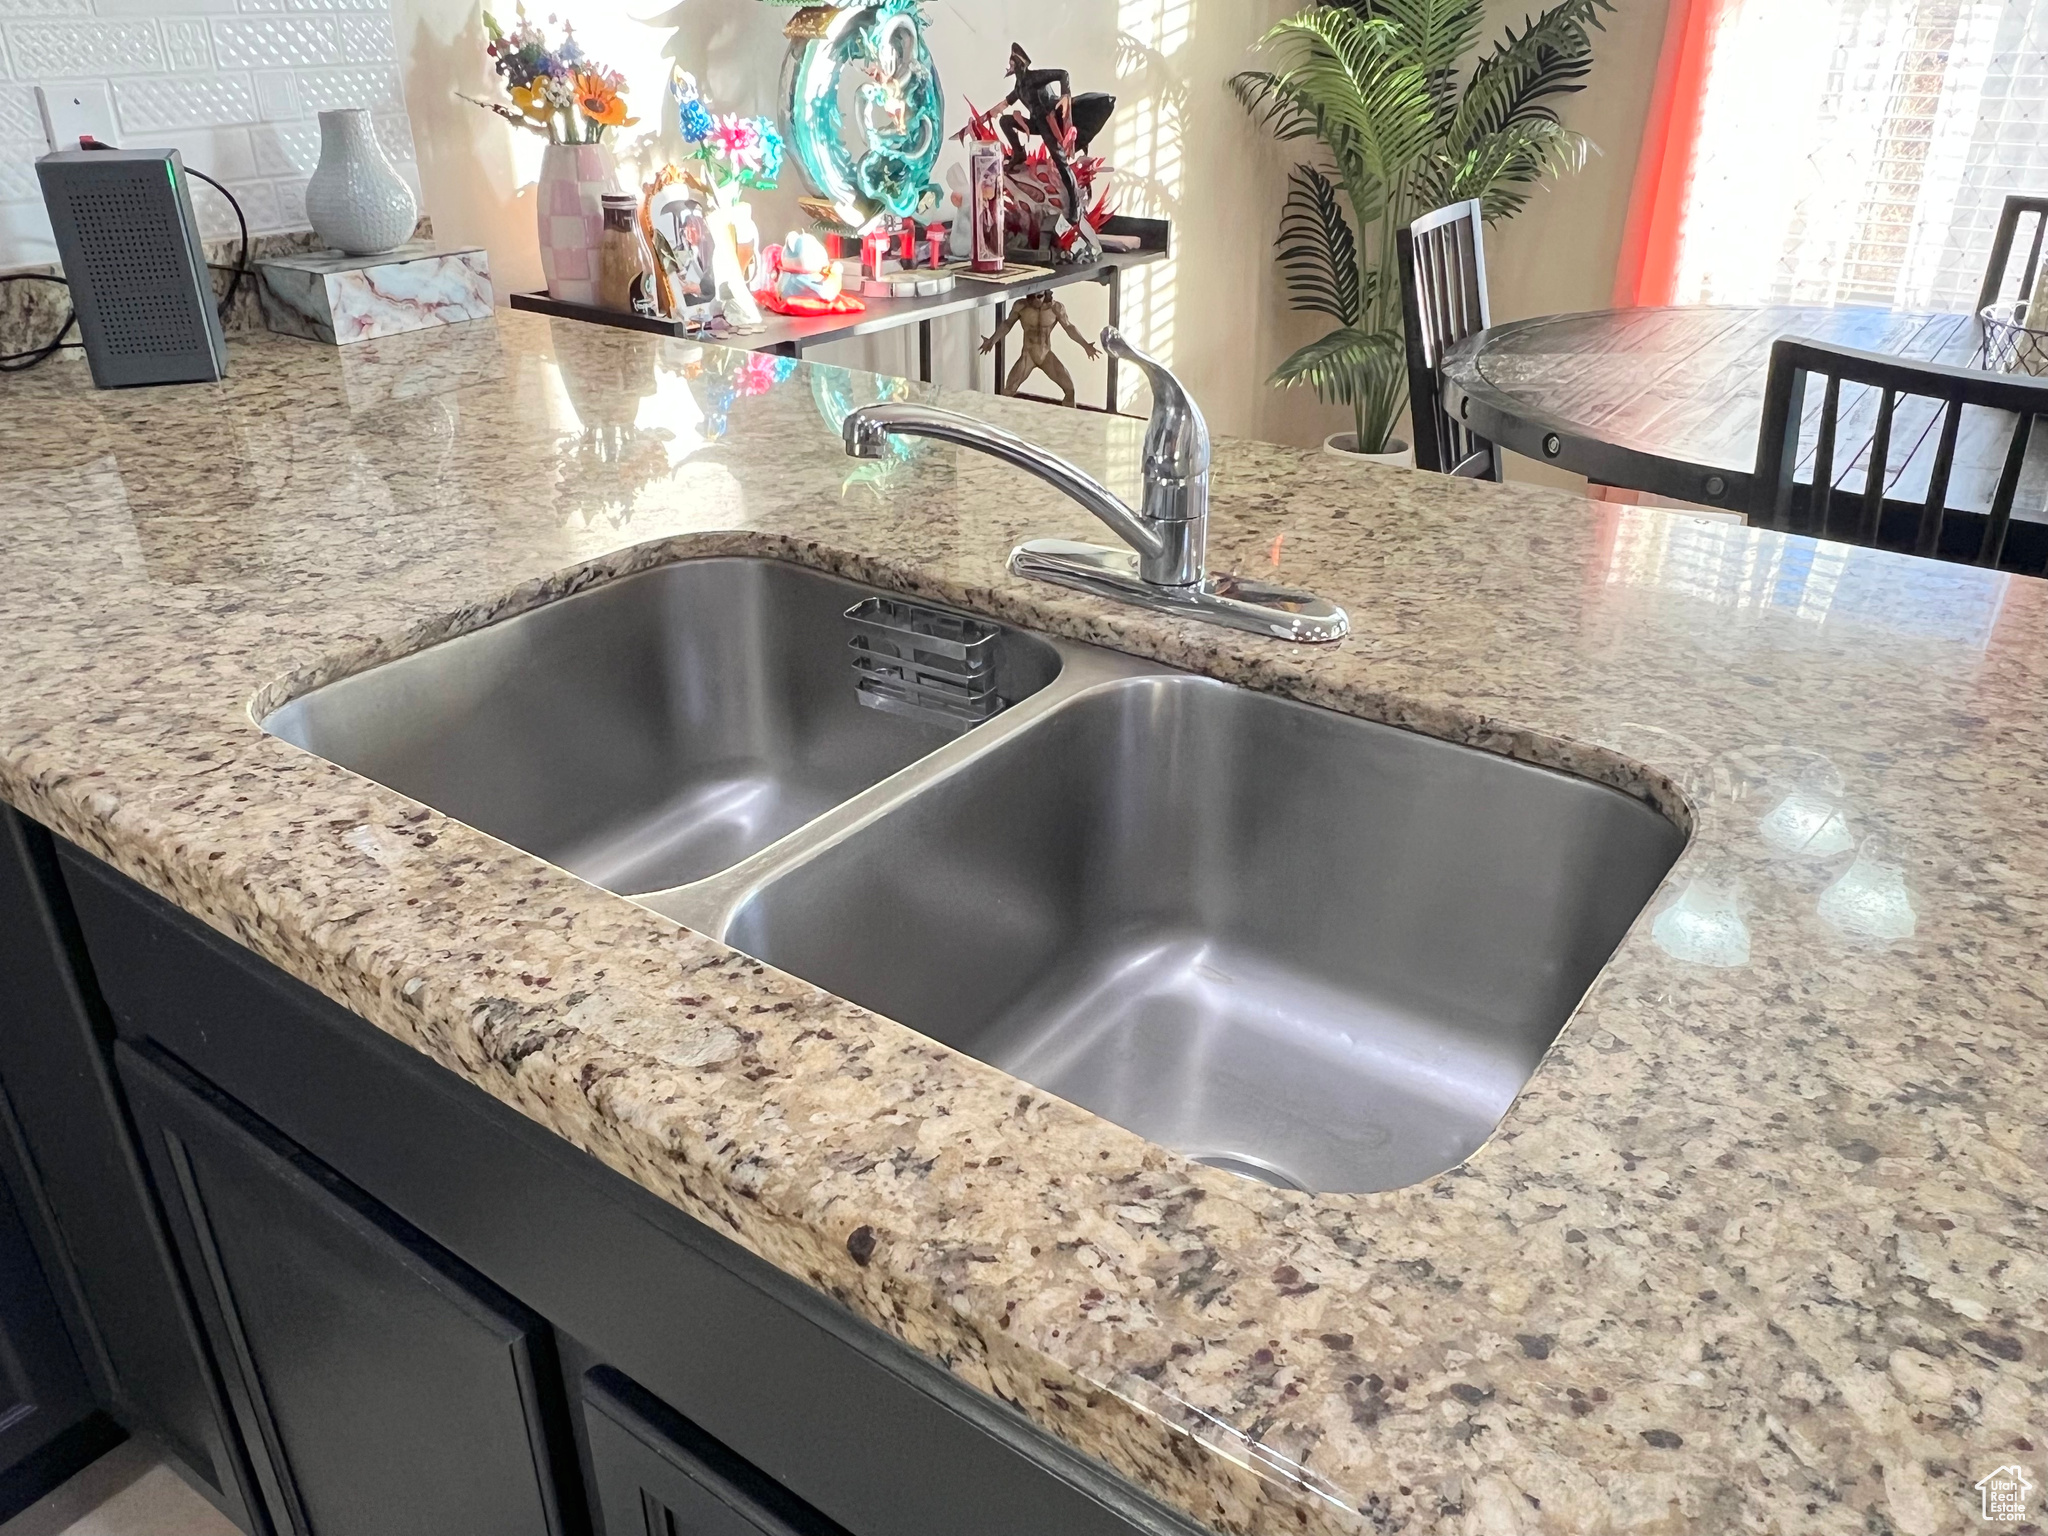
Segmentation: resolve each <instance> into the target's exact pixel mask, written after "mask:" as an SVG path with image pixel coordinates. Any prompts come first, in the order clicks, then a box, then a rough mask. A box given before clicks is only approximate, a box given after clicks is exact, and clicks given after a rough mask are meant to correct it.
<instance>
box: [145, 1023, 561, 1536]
mask: <svg viewBox="0 0 2048 1536" xmlns="http://www.w3.org/2000/svg"><path fill="white" fill-rule="evenodd" d="M115 1054H116V1060H117V1062H118V1064H119V1068H120V1074H121V1079H122V1081H123V1083H124V1084H125V1085H126V1087H127V1089H128V1093H129V1096H130V1099H131V1102H132V1103H133V1104H134V1105H135V1108H136V1113H137V1117H138V1119H139V1121H140V1122H141V1127H142V1131H143V1139H144V1142H145V1145H146V1148H147V1151H148V1155H149V1157H150V1160H151V1162H152V1164H153V1165H154V1166H155V1167H156V1169H157V1176H158V1182H159V1187H160V1188H161V1189H162V1190H163V1191H164V1192H165V1199H166V1203H167V1204H169V1205H170V1206H171V1207H172V1224H173V1227H174V1229H175V1230H176V1235H177V1238H178V1243H179V1248H180V1251H181V1253H182V1254H183V1255H184V1258H185V1262H186V1268H187V1271H188V1273H189V1275H190V1277H191V1280H192V1283H193V1287H194V1290H195V1292H196V1293H197V1294H198V1296H199V1298H200V1302H201V1308H202V1311H203V1313H204V1314H205V1315H206V1318H207V1324H208V1331H209V1333H210V1334H212V1335H213V1339H214V1347H215V1351H216V1353H217V1355H218V1356H219V1358H220V1360H221V1363H222V1369H223V1372H224V1374H225V1375H226V1376H227V1378H228V1386H229V1395H230V1397H231V1399H232V1400H233V1402H234V1406H235V1412H236V1414H237V1416H238V1417H239V1418H240V1419H241V1421H242V1428H243V1434H244V1436H245V1438H246V1439H247V1441H248V1443H249V1446H250V1451H251V1454H252V1458H253V1459H254V1460H255V1462H256V1463H257V1477H258V1481H259V1482H260V1483H261V1484H262V1485H263V1491H264V1502H265V1503H266V1504H267V1505H268V1506H269V1507H270V1510H271V1513H272V1515H273V1516H274V1518H275V1519H276V1522H277V1524H278V1526H279V1527H280V1528H281V1529H283V1530H285V1531H289V1532H294V1533H299V1536H560V1531H561V1521H560V1516H559V1506H558V1504H557V1500H556V1495H555V1487H554V1471H555V1458H554V1454H553V1451H552V1449H551V1446H552V1445H553V1444H554V1443H558V1442H557V1440H556V1437H555V1436H553V1435H552V1434H551V1433H550V1424H549V1419H550V1414H549V1412H548V1408H547V1404H546V1401H545V1396H544V1393H545V1391H546V1382H547V1381H548V1380H549V1379H550V1378H551V1376H552V1370H553V1366H552V1356H553V1352H552V1347H551V1344H550V1341H549V1339H548V1336H547V1332H546V1325H545V1324H544V1323H542V1322H541V1321H540V1320H539V1319H538V1318H536V1317H534V1316H533V1315H532V1314H531V1313H529V1312H527V1311H526V1310H525V1309H524V1308H523V1307H521V1306H520V1305H519V1304H518V1303H517V1302H515V1301H513V1300H512V1299H511V1298H510V1297H508V1296H505V1295H504V1294H503V1293H502V1292H499V1291H498V1290H497V1289H496V1288H495V1287H494V1286H492V1285H491V1284H490V1283H489V1282H488V1281H487V1280H485V1279H483V1277H481V1276H479V1275H477V1274H475V1273H474V1272H473V1271H471V1270H469V1269H468V1268H467V1267H466V1266H464V1265H463V1264H462V1263H461V1262H460V1261H459V1260H456V1259H455V1258H453V1257H452V1256H451V1255H449V1254H447V1253H446V1252H444V1251H442V1250H440V1249H439V1248H437V1247H435V1246H434V1245H433V1244H432V1243H431V1242H429V1241H428V1240H427V1239H426V1238H425V1237H424V1236H422V1235H421V1234H420V1233H419V1232H417V1231H415V1230H413V1229H412V1228H410V1227H408V1226H407V1225H406V1224H405V1223H404V1222H402V1221H401V1220H399V1218H397V1217H396V1216H394V1215H392V1214H391V1213H390V1212H389V1211H386V1210H384V1209H383V1208H381V1207H380V1206H378V1205H376V1204H375V1203H374V1202H373V1201H371V1200H370V1199H369V1198H368V1197H367V1196H365V1195H364V1194H363V1193H362V1192H361V1191H360V1190H358V1189H356V1188H355V1187H354V1186H353V1185H351V1184H349V1183H348V1182H347V1181H346V1180H344V1179H342V1178H341V1177H340V1175H338V1174H336V1173H335V1172H333V1170H331V1169H329V1168H327V1167H326V1166H325V1165H323V1164H321V1163H319V1162H317V1161H315V1160H314V1159H313V1158H311V1157H310V1156H308V1155H307V1154H306V1153H305V1152H304V1151H302V1150H301V1149H299V1148H298V1147H296V1146H294V1145H292V1144H291V1143H290V1142H288V1141H286V1140H285V1139H284V1138H283V1137H282V1136H280V1135H279V1134H278V1133H277V1132H276V1131H274V1130H272V1129H271V1128H270V1127H268V1126H266V1125H264V1124H263V1123H262V1122H261V1121H259V1120H257V1119H255V1117H253V1116H252V1115H250V1114H249V1113H248V1112H247V1111H246V1110H244V1109H243V1108H242V1107H241V1106H240V1105H238V1104H236V1103H234V1102H233V1101H232V1100H230V1099H228V1098H226V1097H225V1096H224V1095H222V1094H221V1093H219V1092H218V1091H217V1090H215V1089H214V1088H212V1087H211V1085H209V1084H207V1083H205V1082H204V1081H203V1080H201V1079H200V1078H198V1077H196V1076H194V1075H193V1074H192V1073H190V1072H189V1071H187V1070H186V1069H185V1068H184V1067H183V1066H181V1065H180V1064H179V1063H178V1062H176V1061H175V1060H174V1059H173V1058H171V1057H170V1056H168V1055H167V1054H165V1053H164V1052H162V1051H160V1050H157V1049H156V1048H154V1047H152V1046H144V1047H141V1048H140V1049H137V1048H135V1047H131V1046H128V1045H126V1044H122V1045H120V1046H118V1047H117V1048H116V1052H115Z"/></svg>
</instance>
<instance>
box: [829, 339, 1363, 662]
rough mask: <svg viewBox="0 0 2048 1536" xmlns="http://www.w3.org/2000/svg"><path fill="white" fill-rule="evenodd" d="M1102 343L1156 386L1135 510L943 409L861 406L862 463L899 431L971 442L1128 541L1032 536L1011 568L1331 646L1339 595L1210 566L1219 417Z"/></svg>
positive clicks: (1133, 354) (1128, 351) (1116, 344)
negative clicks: (1212, 570) (1212, 446)
mask: <svg viewBox="0 0 2048 1536" xmlns="http://www.w3.org/2000/svg"><path fill="white" fill-rule="evenodd" d="M1102 344H1103V345H1104V346H1105V347H1107V348H1109V350H1110V351H1112V352H1114V353H1115V354H1116V355H1117V356H1118V357H1120V358H1123V359H1124V360H1125V361H1127V362H1132V363H1136V364H1137V365H1138V366H1139V367H1140V368H1142V369H1144V370H1145V376H1146V378H1147V379H1148V380H1149V381H1150V382H1151V385H1152V419H1151V420H1150V421H1149V422H1148V423H1147V424H1146V427H1145V459H1144V466H1145V494H1144V498H1143V501H1142V504H1141V505H1140V506H1139V507H1138V508H1137V510H1135V511H1133V510H1132V509H1131V508H1130V507H1129V506H1127V505H1125V504H1124V502H1123V501H1122V500H1120V499H1119V498H1118V497H1117V496H1115V495H1114V494H1113V493H1112V492H1111V491H1110V490H1109V488H1108V487H1107V486H1105V485H1104V484H1103V483H1102V482H1101V481H1099V480H1097V479H1096V478H1095V477H1094V476H1092V475H1090V474H1088V473H1086V472H1085V471H1083V470H1081V469H1078V468H1076V467H1075V466H1074V465H1072V464H1069V463H1068V462H1067V461H1066V460H1065V459H1062V458H1060V457H1058V456H1057V455H1056V454H1051V453H1047V452H1046V451H1045V450H1044V449H1043V448H1040V447H1038V446H1036V445H1035V444H1033V443H1030V442H1028V441H1026V440H1025V439H1024V438H1021V437H1019V436H1018V435H1017V434H1016V433H1014V432H1006V431H1004V430H1003V429H1002V428H1001V427H992V426H990V425H989V424H988V423H987V422H984V421H978V420H976V419H975V418H974V417H972V416H962V415H960V414H959V413H958V412H956V411H942V410H938V409H936V408H935V407H933V406H928V405H910V404H904V403H884V404H879V405H864V406H861V407H860V408H859V409H858V410H855V411H852V412H850V413H849V414H848V416H847V418H846V425H845V438H846V451H847V452H848V453H850V454H852V455H853V456H854V457H855V458H858V459H879V458H881V457H882V456H883V455H884V454H885V453H887V452H888V448H889V439H890V438H891V437H898V436H900V437H931V438H937V439H938V440H939V441H941V442H948V443H957V444H959V445H960V446H961V447H963V448H972V449H974V450H975V451H976V452H979V453H986V454H988V455H990V456H991V457H993V458H998V459H1001V460H1002V461H1003V462H1004V463H1005V464H1012V465H1015V466H1016V467H1017V468H1018V469H1021V470H1023V471H1025V472H1026V473H1027V474H1032V475H1036V476H1037V477H1038V478H1039V479H1041V480H1043V481H1045V482H1046V484H1048V485H1050V486H1052V487H1054V488H1055V489H1057V490H1060V491H1063V492H1065V493H1066V495H1067V496H1068V497H1070V498H1071V499H1072V500H1074V501H1077V502H1079V503H1080V504H1081V505H1082V506H1084V507H1086V508H1087V509H1088V510H1089V511H1090V512H1093V513H1094V514H1095V515H1096V516H1097V517H1098V518H1100V519H1101V520H1102V521H1103V522H1105V523H1107V524H1108V525H1109V526H1110V528H1111V529H1112V530H1113V531H1114V532H1115V533H1116V535H1117V536H1118V537H1119V538H1121V539H1122V540H1123V541H1124V543H1125V544H1126V545H1128V546H1129V547H1128V548H1123V549H1117V548H1111V547H1109V546H1107V545H1102V544H1083V543H1078V542H1076V541H1074V540H1072V539H1031V540H1029V541H1027V542H1025V543H1023V544H1019V545H1018V546H1017V547H1016V548H1015V549H1013V550H1011V551H1010V569H1011V570H1012V571H1013V572H1015V573H1016V574H1017V575H1019V576H1034V577H1036V578H1037V579H1038V580H1040V581H1050V582H1053V583H1055V584H1057V585H1059V586H1063V587H1077V588H1079V589H1080V590H1081V591H1083V592H1093V593H1096V594H1097V595H1099V596H1102V597H1113V598H1117V599H1120V600H1121V601H1124V602H1128V603H1136V604H1137V605H1138V606H1140V607H1142V608H1150V609H1155V610H1157V611H1159V612H1162V613H1176V614H1180V615H1183V616H1185V617H1187V618H1191V619H1201V620H1203V621H1204V622H1206V623H1210V624H1223V625H1227V626H1228V627H1230V628H1232V629H1244V630H1250V631H1252V632H1253V633H1255V634H1261V635H1271V636H1273V637H1275V638H1277V639H1281V640H1300V641H1309V642H1317V643H1322V642H1328V641H1333V640H1341V639H1343V638H1344V637H1345V635H1347V634H1349V633H1350V632H1351V620H1350V617H1349V616H1348V615H1347V614H1346V613H1345V612H1344V610H1343V609H1342V608H1339V607H1337V606H1336V604H1334V603H1329V602H1325V601H1324V600H1323V599H1322V598H1319V597H1315V596H1312V595H1310V594H1309V593H1307V592H1297V591H1294V590H1292V589H1291V588H1287V587H1272V586H1267V585H1265V584H1264V583H1261V582H1256V581H1248V580H1245V579H1243V578H1241V577H1237V576H1212V575H1210V574H1209V569H1208V543H1209V426H1208V423H1207V422H1205V421H1203V420H1202V412H1201V409H1200V408H1199V407H1198V406H1197V405H1196V404H1195V402H1194V399H1193V397H1191V396H1190V395H1189V394H1188V392H1187V389H1186V387H1185V386H1184V385H1183V384H1182V383H1181V381H1180V380H1179V379H1177V378H1175V377H1174V375H1173V373H1172V371H1171V370H1169V369H1168V368H1167V367H1166V365H1165V364H1164V363H1161V362H1160V361H1158V360H1157V359H1156V358H1151V357H1147V356H1146V355H1145V354H1144V353H1143V352H1140V351H1139V350H1138V349H1137V348H1136V347H1134V346H1132V345H1131V344H1130V343H1129V342H1128V341H1125V340H1124V338H1123V335H1122V333H1120V332H1119V331H1118V330H1117V329H1116V327H1114V326H1104V327H1103V328H1102Z"/></svg>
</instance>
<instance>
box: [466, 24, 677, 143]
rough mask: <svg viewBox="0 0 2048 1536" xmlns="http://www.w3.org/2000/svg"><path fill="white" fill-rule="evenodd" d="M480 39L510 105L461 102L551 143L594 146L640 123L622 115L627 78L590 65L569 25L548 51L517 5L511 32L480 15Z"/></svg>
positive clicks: (540, 33)
mask: <svg viewBox="0 0 2048 1536" xmlns="http://www.w3.org/2000/svg"><path fill="white" fill-rule="evenodd" d="M554 19H555V18H554V17H553V16H550V17H548V20H549V21H550V22H552V21H553V20H554ZM484 34H485V36H486V37H487V38H489V44H488V46H487V48H486V50H485V51H486V52H488V53H489V54H490V56H491V67H492V68H493V69H495V70H496V71H497V73H498V75H499V77H500V78H501V79H502V80H503V81H504V82H505V91H506V94H507V95H509V96H510V97H511V98H512V104H511V105H510V106H507V105H506V104H505V103H504V102H502V101H478V100H477V99H476V98H475V97H473V96H465V97H464V98H463V100H465V101H467V102H470V103H471V104H472V105H474V106H479V107H482V108H483V109H484V110H485V111H487V112H495V113H497V114H498V116H500V117H502V118H504V119H505V120H506V121H507V122H510V123H514V124H517V125H518V126H519V127H521V128H524V129H525V130H526V131H527V132H529V133H538V134H544V135H546V137H547V140H548V142H549V143H551V144H596V143H598V142H599V141H601V140H602V139H603V138H604V133H605V130H606V129H607V128H630V127H632V126H633V124H635V123H637V122H639V121H640V119H638V118H637V117H628V116H626V100H625V90H626V77H625V76H624V75H622V74H620V73H619V72H618V71H617V70H615V69H606V68H605V67H604V66H603V65H601V64H595V63H593V62H591V60H590V59H589V58H587V57H586V56H585V55H584V52H583V45H582V44H581V43H579V42H577V41H576V29H575V28H574V27H572V26H571V25H570V24H569V23H568V22H566V21H565V22H563V23H562V40H561V42H559V43H557V44H556V45H555V46H554V47H552V48H550V47H549V46H548V42H547V34H546V33H545V32H544V31H543V30H542V29H541V28H540V27H539V26H538V25H537V24H536V23H534V22H533V21H531V20H529V19H528V17H527V14H526V7H525V6H524V5H521V6H520V7H519V15H518V21H517V23H516V24H515V25H514V26H513V28H512V30H511V31H510V32H507V31H505V29H504V28H503V27H501V26H499V25H498V20H497V18H496V17H495V16H493V15H491V13H490V12H489V11H486V12H484Z"/></svg>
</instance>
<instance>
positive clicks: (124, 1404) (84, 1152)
mask: <svg viewBox="0 0 2048 1536" xmlns="http://www.w3.org/2000/svg"><path fill="white" fill-rule="evenodd" d="M113 1038H114V1031H113V1026H112V1023H111V1021H110V1020H108V1019H107V1018H106V1015H105V1010H104V1008H103V1007H102V1006H101V1004H100V1002H99V998H98V994H97V992H96V990H95V989H94V987H93V984H92V976H91V967H90V965H89V964H88V963H87V962H86V960H85V956H84V949H83V946H82V944H81V943H80V942H79V939H78V934H77V930H76V926H75V922H74V919H73V914H72V911H71V906H70V901H69V898H68V895H67V894H66V892H65V890H64V885H63V881H62V878H61V876H60V875H59V874H58V871H57V863H56V849H55V846H54V843H53V840H52V839H51V837H50V834H49V833H48V832H47V831H45V830H44V829H43V828H42V827H40V826H38V825H36V824H35V823H34V822H31V821H29V820H27V819H26V818H25V817H23V816H21V815H19V814H18V813H17V812H15V811H13V810H11V809H9V808H8V807H7V806H5V805H0V1082H4V1083H5V1085H6V1091H7V1094H8V1096H9V1099H10V1102H11V1104H12V1107H13V1109H14V1111H15V1114H16V1116H17V1124H16V1126H15V1128H14V1129H15V1130H16V1131H17V1132H18V1136H19V1143H20V1152H21V1156H22V1161H23V1165H24V1166H25V1167H26V1168H27V1169H28V1170H29V1177H32V1178H33V1179H34V1180H35V1182H36V1184H37V1185H38V1187H39V1188H40V1190H41V1192H42V1197H43V1199H44V1201H45V1202H46V1203H47V1208H48V1213H49V1219H50V1224H51V1226H52V1228H53V1229H54V1232H55V1235H56V1241H57V1245H58V1248H59V1253H58V1255H57V1258H56V1260H55V1261H54V1262H51V1263H50V1265H49V1279H50V1283H51V1286H52V1288H53V1289H56V1290H57V1291H58V1300H59V1304H60V1306H61V1305H63V1304H64V1302H65V1289H66V1288H68V1289H69V1291H70V1292H71V1293H72V1295H73V1296H74V1297H75V1308H74V1309H75V1311H76V1312H77V1313H78V1314H79V1317H80V1325H79V1328H78V1331H77V1343H78V1347H79V1350H80V1353H81V1356H82V1362H81V1363H82V1364H83V1365H84V1366H85V1369H86V1372H87V1375H88V1377H89V1378H90V1379H91V1381H92V1383H93V1386H94V1390H95V1391H96V1392H97V1393H98V1395H99V1397H100V1400H101V1402H102V1405H103V1406H105V1407H107V1408H109V1409H110V1410H112V1412H113V1413H114V1414H115V1415H116V1416H117V1417H119V1418H120V1419H121V1420H123V1421H124V1422H125V1423H126V1424H127V1425H128V1426H129V1427H130V1428H131V1429H147V1430H149V1431H150V1433H151V1434H152V1435H154V1436H155V1437H156V1438H157V1439H158V1440H159V1441H160V1442H162V1444H163V1445H164V1447H165V1449H167V1450H168V1451H169V1452H170V1453H171V1455H172V1456H174V1457H175V1458H177V1459H178V1460H179V1461H180V1462H182V1463H183V1465H184V1467H185V1469H186V1471H187V1472H188V1473H190V1474H191V1475H192V1476H193V1477H194V1478H196V1479H198V1480H199V1481H201V1482H202V1483H204V1484H205V1485H206V1487H207V1488H208V1489H209V1490H210V1491H211V1496H212V1497H213V1499H214V1501H215V1502H216V1503H218V1504H219V1505H220V1506H221V1508H222V1509H223V1510H225V1511H226V1512H227V1514H228V1516H229V1517H230V1518H231V1519H233V1520H235V1521H236V1523H237V1524H241V1525H248V1524H250V1523H251V1521H252V1520H253V1519H254V1517H253V1516H252V1515H251V1514H250V1513H249V1509H248V1498H249V1497H250V1496H251V1495H250V1490H249V1489H248V1488H247V1486H246V1482H247V1477H248V1470H247V1466H246V1463H245V1459H244V1458H243V1456H242V1454H241V1447H240V1445H239V1444H238V1443H237V1442H236V1440H235V1437H234V1432H233V1429H232V1427H231V1426H230V1425H229V1424H228V1422H227V1405H226V1404H225V1403H224V1402H222V1401H221V1399H220V1395H219V1394H220V1388H219V1384H218V1382H217V1381H216V1380H215V1379H214V1376H213V1372H212V1369H211V1367H210V1366H209V1365H208V1363H207V1360H206V1356H205V1354H204V1352H203V1349H202V1346H201V1343H200V1339H199V1334H198V1331H197V1326H196V1324H195V1322H194V1320H193V1319H192V1317H191V1315H190V1310H189V1308H188V1306H187V1303H186V1298H185V1296H184V1294H183V1292H182V1290H181V1288H180V1283H179V1281H178V1278H177V1271H176V1268H175V1266H174V1264H173V1263H172V1260H171V1255H170V1251H169V1248H168V1246H167V1243H166V1240H165V1236H164V1233H163V1230H162V1225H161V1223H160V1221H159V1219H158V1216H157V1211H156V1204H155V1200H154V1198H153V1197H152V1195H151V1194H150V1191H149V1186H148V1183H147V1181H146V1179H145V1178H144V1175H143V1172H142V1169H141V1168H140V1166H139V1165H138V1164H137V1163H136V1160H135V1155H134V1149H133V1146H132V1144H131V1142H130V1140H129V1127H128V1123H127V1112H126V1109H125V1108H124V1106H123V1105H122V1102H121V1097H120V1093H119V1090H118V1089H117V1088H116V1086H115V1084H114V1078H113V1071H112V1068H111V1065H110V1063H109V1061H108V1055H107V1053H108V1051H109V1049H110V1048H111V1046H112V1044H113Z"/></svg>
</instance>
